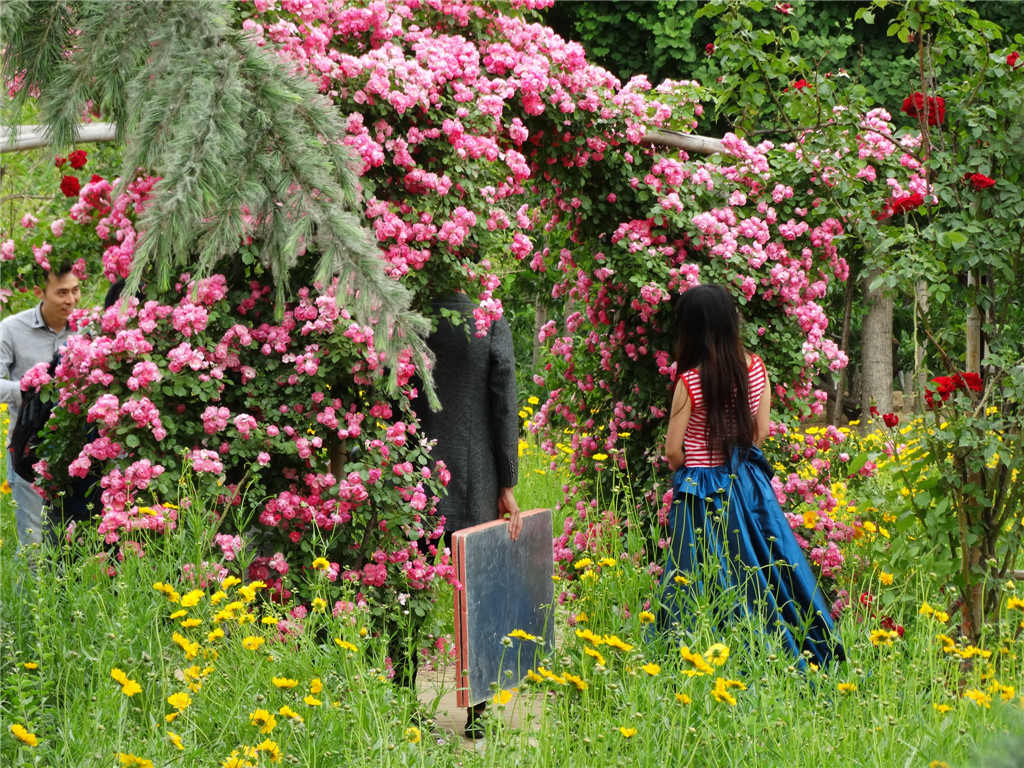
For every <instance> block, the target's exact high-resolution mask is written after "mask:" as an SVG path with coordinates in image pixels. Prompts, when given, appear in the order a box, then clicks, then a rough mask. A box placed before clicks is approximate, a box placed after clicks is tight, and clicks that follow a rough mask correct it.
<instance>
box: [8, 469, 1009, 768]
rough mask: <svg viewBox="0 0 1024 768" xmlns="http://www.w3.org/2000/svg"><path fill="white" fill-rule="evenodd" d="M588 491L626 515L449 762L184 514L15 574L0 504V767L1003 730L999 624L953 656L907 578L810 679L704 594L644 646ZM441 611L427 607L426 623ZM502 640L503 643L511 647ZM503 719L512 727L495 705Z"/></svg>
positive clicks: (714, 751) (862, 747) (645, 756)
mask: <svg viewBox="0 0 1024 768" xmlns="http://www.w3.org/2000/svg"><path fill="white" fill-rule="evenodd" d="M523 467H524V472H523V477H522V481H521V487H520V488H519V490H518V493H517V496H518V498H519V500H520V503H521V504H522V505H523V507H524V508H532V507H538V506H553V502H554V501H555V500H557V499H558V498H560V493H561V492H560V486H561V483H562V480H561V479H560V478H559V473H558V471H557V470H553V469H551V468H550V467H549V466H547V465H546V460H541V459H538V458H537V457H536V455H534V454H532V453H531V452H530V451H526V452H525V453H524V457H523ZM537 469H541V470H544V474H540V473H538V472H535V471H534V470H537ZM606 501H607V507H608V510H609V511H610V512H611V513H612V514H613V515H619V516H620V519H623V520H628V521H629V522H630V523H631V525H628V526H622V527H620V528H619V529H618V530H622V531H625V534H624V536H621V537H620V536H619V535H618V533H617V532H613V530H612V529H610V528H609V529H606V530H607V535H606V536H605V537H604V538H603V539H602V540H601V542H600V543H599V545H598V546H597V548H596V550H595V551H594V552H593V553H592V555H591V556H590V557H589V558H588V559H589V560H590V562H589V563H585V562H583V561H581V560H578V561H577V562H576V563H575V565H574V566H572V567H570V568H569V569H568V572H567V573H566V574H565V575H564V576H562V577H561V578H560V579H559V581H558V582H557V583H556V594H561V593H564V594H565V598H564V603H562V604H560V605H559V606H558V609H557V611H556V617H557V621H558V628H557V631H556V633H557V638H558V642H557V647H556V650H555V651H554V652H553V653H551V654H550V655H549V656H548V657H547V658H545V659H544V660H543V661H542V663H540V664H538V666H537V669H534V670H532V671H531V674H530V675H528V676H527V678H526V679H524V680H523V681H521V682H520V684H519V686H518V692H517V694H518V695H516V696H515V697H513V698H512V699H511V700H509V701H507V702H504V703H500V704H498V705H497V706H492V708H491V711H492V715H491V716H489V717H488V719H487V723H488V737H487V739H486V741H485V743H484V746H483V748H480V749H469V748H467V746H466V745H465V744H464V742H463V741H462V739H461V738H459V737H458V736H454V735H449V734H444V733H437V732H431V730H430V728H429V726H427V725H424V724H423V723H422V722H420V721H418V720H414V719H413V710H414V702H413V697H412V695H411V694H410V693H409V692H407V691H402V690H400V689H397V688H396V687H395V686H394V685H393V684H392V683H391V682H390V681H389V680H388V665H387V661H386V659H385V649H386V638H381V637H375V636H374V633H373V631H372V626H371V623H370V621H369V617H368V615H367V614H366V613H364V612H362V611H360V610H358V609H356V610H354V611H351V612H348V613H344V614H342V615H340V616H338V617H335V616H332V615H330V613H329V612H326V613H325V612H319V611H317V610H315V609H314V610H312V611H311V612H310V613H309V614H308V615H307V616H306V617H305V618H304V619H302V620H298V619H296V618H295V617H294V616H293V615H292V614H291V612H290V609H291V606H281V605H277V604H275V603H272V602H269V601H264V600H263V599H262V597H261V594H260V590H259V589H253V588H252V587H251V586H249V585H245V584H243V583H238V584H232V583H231V582H230V581H228V582H226V583H225V582H224V581H223V579H222V578H221V575H220V574H219V573H217V574H214V572H213V570H212V569H211V567H210V566H209V564H205V565H204V562H203V561H204V560H206V559H208V560H210V561H213V560H214V554H213V552H212V551H210V550H208V549H207V550H203V548H202V547H198V548H197V545H196V544H195V542H196V541H200V542H201V541H202V539H203V528H202V525H203V522H202V521H203V520H204V519H205V516H204V515H203V514H193V515H183V517H182V526H183V528H184V530H182V531H180V532H179V534H178V535H177V536H175V537H172V538H168V539H166V540H164V541H163V542H162V543H161V544H160V545H159V546H151V547H148V548H147V552H146V554H145V556H144V557H136V556H129V557H127V558H125V559H124V560H123V561H121V562H110V561H108V560H105V559H103V558H102V557H97V556H96V554H95V553H96V552H97V551H99V552H102V551H104V550H103V546H102V545H101V543H99V542H97V541H96V540H95V534H94V533H92V532H90V531H85V530H83V531H80V532H79V534H78V539H77V540H76V542H75V543H73V544H72V545H71V546H70V547H68V548H65V549H64V550H62V551H60V552H40V553H35V568H34V571H33V570H30V569H29V568H27V564H26V558H25V557H16V556H15V550H16V542H15V534H14V529H13V510H12V506H11V503H10V496H9V495H6V494H5V495H3V496H0V529H2V534H3V535H2V544H0V600H2V611H0V620H2V628H0V633H2V652H0V692H2V696H0V719H2V726H3V727H2V731H0V764H2V765H4V766H17V765H48V766H75V767H76V768H77V767H79V766H81V767H83V768H84V767H91V766H104V767H106V768H109V767H110V766H119V765H150V764H152V765H154V766H170V765H180V766H222V765H228V766H244V765H251V766H264V765H274V764H281V765H303V766H338V765H344V766H349V765H351V766H391V765H396V766H397V765H422V766H426V765H431V766H492V765H493V766H503V767H504V766H512V765H524V766H540V767H548V766H550V767H551V768H555V767H557V768H568V767H569V766H605V765H629V766H651V768H654V767H655V766H657V767H658V768H660V767H661V766H665V765H673V766H722V767H724V766H743V767H744V768H749V767H750V766H794V765H796V766H820V765H836V766H940V765H948V766H968V765H972V766H973V765H979V766H980V765H989V764H994V763H993V762H990V761H995V760H996V757H995V756H994V755H995V754H996V751H997V750H998V749H999V748H1000V745H1001V744H1003V743H1004V742H1005V741H1006V740H1008V739H1010V738H1017V739H1020V737H1021V735H1022V734H1024V722H1022V711H1021V705H1022V701H1024V699H1022V698H1021V692H1020V690H1019V688H1020V684H1021V681H1022V679H1024V678H1022V674H1021V673H1022V669H1024V659H1022V653H1024V649H1022V648H1021V640H1020V635H1019V633H1017V634H1016V635H1014V633H1013V632H1012V631H1004V632H1003V633H1002V635H1001V636H1002V637H1004V638H1009V639H1006V640H1004V642H1003V644H1002V645H1001V646H1000V647H993V648H987V649H986V648H979V649H973V650H972V649H967V648H963V647H961V646H958V645H957V644H956V642H955V640H954V639H953V638H951V637H942V636H943V635H947V636H948V635H949V633H950V630H949V629H948V627H947V626H945V625H944V624H943V623H942V622H941V620H940V619H941V616H940V617H939V618H938V619H937V618H936V617H935V615H934V614H933V615H923V614H921V613H920V607H921V606H922V605H923V604H924V603H930V604H932V605H939V604H941V596H940V595H939V594H938V590H939V588H940V586H941V585H936V584H934V583H933V582H932V581H931V580H930V579H929V578H928V575H927V574H923V573H911V574H894V579H893V583H892V584H891V585H889V586H887V587H886V589H888V590H891V591H892V593H893V595H894V597H895V598H896V599H892V600H890V601H888V604H889V605H892V606H895V609H894V610H895V611H897V613H896V615H893V616H892V619H893V620H894V622H896V623H897V624H900V625H902V626H903V627H904V629H905V632H904V634H903V636H902V637H899V636H895V637H887V636H885V637H883V636H880V635H878V634H877V626H878V624H877V621H876V619H877V617H873V616H872V608H871V606H870V605H868V606H865V605H861V604H860V603H859V602H857V601H854V608H851V609H850V610H848V611H847V612H846V613H845V614H844V616H843V617H842V619H841V620H840V621H839V631H840V632H841V634H842V636H843V639H844V641H845V644H846V648H847V652H848V655H849V658H850V661H849V662H848V663H846V664H845V665H838V666H835V667H833V668H831V669H828V670H814V669H810V670H809V671H807V672H801V671H799V670H798V669H797V666H796V664H795V660H794V659H793V658H791V657H789V656H787V655H784V654H776V653H774V652H773V651H772V650H771V648H770V647H767V648H766V647H765V644H763V643H760V642H759V641H758V637H759V633H758V628H757V627H756V626H755V625H754V624H753V623H751V622H750V621H748V622H747V623H733V624H729V625H725V626H721V625H719V624H718V623H717V622H716V621H715V620H714V619H713V616H714V615H715V614H716V612H717V611H719V609H720V608H721V606H719V605H716V604H715V602H714V601H715V599H716V598H714V597H713V596H711V597H709V598H708V600H707V603H706V604H703V605H700V606H698V607H697V608H696V609H695V610H693V611H692V616H690V617H689V621H688V622H687V625H686V628H685V632H684V633H681V634H679V635H678V636H672V637H659V636H656V635H654V634H653V633H652V631H651V623H650V619H651V613H652V610H653V609H652V605H653V603H652V601H653V600H654V599H655V591H656V581H657V577H656V575H655V574H653V573H652V572H651V569H650V567H649V563H648V562H647V561H646V558H645V557H643V556H642V553H643V551H644V544H645V539H646V538H648V537H649V536H651V535H652V534H653V532H651V531H645V530H644V529H643V527H642V526H643V524H642V523H641V522H640V521H639V520H636V519H633V513H632V512H631V511H630V510H632V508H633V505H632V504H631V503H619V501H618V500H617V499H608V500H606ZM192 502H193V503H194V509H195V510H196V511H197V512H201V511H204V510H205V509H206V508H205V507H204V506H203V505H204V500H203V499H201V498H197V499H192ZM594 514H595V515H596V514H598V512H597V511H595V513H594ZM204 574H205V576H204ZM309 578H310V579H311V580H313V582H314V585H315V579H316V578H318V576H317V574H315V573H314V574H312V575H311V576H310V577H309ZM154 585H159V586H158V587H156V588H155V587H154ZM1007 589H1011V587H1010V586H1007ZM1012 589H1018V588H1017V587H1016V585H1014V586H1013V587H1012ZM220 593H223V596H221V594H220ZM450 605H451V603H450V602H449V601H447V600H440V601H439V603H438V606H439V607H438V611H439V614H440V615H439V617H438V619H437V623H438V625H440V626H444V625H445V624H446V622H447V621H448V618H447V616H446V615H445V614H446V613H447V611H448V610H450V609H449V606H450ZM328 610H329V609H328ZM900 611H902V612H900ZM926 613H927V611H926ZM1021 618H1024V614H1022V613H1021V612H1020V611H1016V612H1015V613H1012V612H1011V613H1008V614H1007V616H1006V617H1005V622H1007V626H1010V627H1012V623H1013V622H1020V620H1021ZM197 621H198V623H197ZM217 630H220V631H222V632H223V636H220V635H219V633H218V631H217ZM873 633H875V634H873ZM339 641H340V642H339ZM509 642H510V643H511V645H510V646H509V651H508V652H510V653H514V652H516V646H517V645H518V644H529V643H530V642H531V640H530V639H529V638H518V637H517V638H512V639H510V640H509ZM683 645H685V646H686V648H687V655H686V656H684V655H683V654H682V653H681V651H680V648H681V646H683ZM986 654H990V655H989V657H988V658H986ZM698 657H699V658H700V659H703V660H704V663H703V665H701V664H699V663H697V662H696V661H695V659H696V658H698ZM718 662H721V663H720V664H719V663H718ZM115 669H116V670H120V673H113V674H112V672H113V670H115ZM132 682H134V685H130V683H132ZM129 693H130V695H129ZM186 697H187V698H186ZM498 701H499V702H501V701H502V699H498ZM186 702H187V704H186ZM516 707H518V708H520V710H521V711H520V713H519V714H520V718H519V722H521V723H522V725H521V727H519V728H515V729H513V728H509V727H507V726H506V725H505V722H506V719H507V718H504V717H501V716H499V715H501V714H503V713H504V712H503V710H507V709H510V708H516ZM12 729H13V730H12ZM22 729H24V730H22ZM16 732H17V733H16ZM18 734H20V736H19V735H18ZM32 741H36V742H37V743H36V744H35V745H32V744H30V743H29V742H32ZM1003 752H1004V753H1006V754H1008V755H1010V757H1009V758H1007V759H1010V760H1012V759H1013V755H1014V754H1017V753H1019V749H1018V750H1016V752H1015V751H1014V750H1012V749H1010V750H1009V751H1007V749H1004V750H1003ZM1004 757H1005V755H1004ZM999 759H1003V758H999ZM1000 764H1012V762H1010V763H1000ZM1018 764H1019V763H1018Z"/></svg>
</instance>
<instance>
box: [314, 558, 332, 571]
mask: <svg viewBox="0 0 1024 768" xmlns="http://www.w3.org/2000/svg"><path fill="white" fill-rule="evenodd" d="M311 567H312V568H313V570H314V571H320V570H326V569H328V568H330V567H331V564H330V562H328V560H327V558H326V557H318V558H316V559H315V560H314V561H313V563H312V566H311Z"/></svg>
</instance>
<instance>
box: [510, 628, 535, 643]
mask: <svg viewBox="0 0 1024 768" xmlns="http://www.w3.org/2000/svg"><path fill="white" fill-rule="evenodd" d="M508 636H509V637H518V638H520V639H522V640H529V641H531V642H534V643H535V642H537V641H538V640H540V638H539V637H537V636H536V635H531V634H530V633H529V632H526V631H524V630H522V629H513V630H512V631H511V632H509V633H508Z"/></svg>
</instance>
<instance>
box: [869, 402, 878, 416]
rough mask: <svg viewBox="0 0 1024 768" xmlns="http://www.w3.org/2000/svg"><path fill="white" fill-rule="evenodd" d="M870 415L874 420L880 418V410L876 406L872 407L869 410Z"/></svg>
mask: <svg viewBox="0 0 1024 768" xmlns="http://www.w3.org/2000/svg"><path fill="white" fill-rule="evenodd" d="M868 413H870V414H871V416H872V417H873V418H876V419H877V418H878V408H877V407H876V406H874V405H872V406H871V407H870V408H868Z"/></svg>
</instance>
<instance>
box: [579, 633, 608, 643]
mask: <svg viewBox="0 0 1024 768" xmlns="http://www.w3.org/2000/svg"><path fill="white" fill-rule="evenodd" d="M576 637H578V638H580V639H581V640H586V641H588V642H591V643H593V644H594V645H603V644H604V639H603V638H602V637H601V636H600V635H595V634H594V633H593V632H591V631H590V630H589V629H577V630H576Z"/></svg>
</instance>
